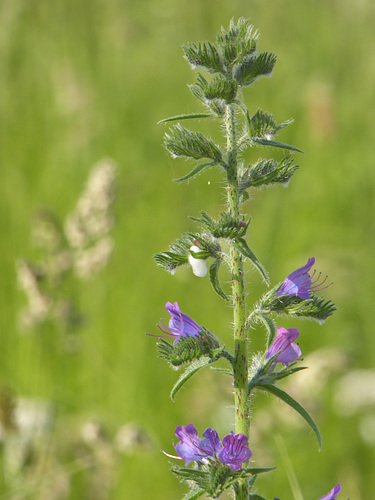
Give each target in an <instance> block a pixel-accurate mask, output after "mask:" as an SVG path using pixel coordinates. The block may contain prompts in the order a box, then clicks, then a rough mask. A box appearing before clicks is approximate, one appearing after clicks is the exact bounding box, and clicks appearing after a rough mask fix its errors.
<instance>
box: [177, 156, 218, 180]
mask: <svg viewBox="0 0 375 500" xmlns="http://www.w3.org/2000/svg"><path fill="white" fill-rule="evenodd" d="M214 165H216V162H212V161H210V162H208V163H201V164H200V165H197V166H196V167H195V168H193V170H192V171H191V172H189V173H188V174H186V175H184V176H183V177H180V178H179V179H174V182H184V181H188V180H190V179H192V178H193V177H196V176H197V175H199V174H201V173H202V172H204V171H205V170H208V169H209V168H211V167H213V166H214Z"/></svg>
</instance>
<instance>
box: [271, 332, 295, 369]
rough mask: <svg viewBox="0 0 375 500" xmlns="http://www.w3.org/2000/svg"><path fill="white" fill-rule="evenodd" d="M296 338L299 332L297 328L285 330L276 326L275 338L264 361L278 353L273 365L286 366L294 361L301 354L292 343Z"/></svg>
mask: <svg viewBox="0 0 375 500" xmlns="http://www.w3.org/2000/svg"><path fill="white" fill-rule="evenodd" d="M298 336H299V331H298V329H297V328H289V329H286V328H283V327H282V326H278V327H277V334H276V338H275V340H274V341H273V343H272V345H271V347H270V348H269V349H268V351H267V355H266V359H269V358H272V356H275V354H277V353H280V354H279V355H278V356H277V358H276V359H275V363H282V364H283V365H284V366H288V365H289V363H293V362H294V361H296V360H297V359H298V358H299V357H300V356H301V354H302V351H301V349H300V348H299V346H298V344H295V343H294V341H295V340H296V338H297V337H298Z"/></svg>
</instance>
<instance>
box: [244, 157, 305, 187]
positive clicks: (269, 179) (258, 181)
mask: <svg viewBox="0 0 375 500" xmlns="http://www.w3.org/2000/svg"><path fill="white" fill-rule="evenodd" d="M298 168H299V166H298V165H294V163H293V158H292V157H291V155H287V156H285V157H284V158H283V159H282V160H281V161H276V160H274V159H259V160H258V161H257V162H256V163H255V164H254V165H250V166H249V167H247V169H246V170H244V172H243V173H242V175H241V178H240V181H239V189H240V191H243V190H245V189H248V188H249V187H261V186H264V185H269V184H283V185H286V184H288V182H289V181H290V179H291V178H292V176H293V174H294V172H295V171H296V170H297V169H298Z"/></svg>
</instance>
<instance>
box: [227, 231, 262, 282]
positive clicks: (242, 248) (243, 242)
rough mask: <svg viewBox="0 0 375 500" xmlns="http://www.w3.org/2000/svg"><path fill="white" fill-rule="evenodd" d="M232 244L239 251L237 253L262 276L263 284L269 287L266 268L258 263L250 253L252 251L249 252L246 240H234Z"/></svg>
mask: <svg viewBox="0 0 375 500" xmlns="http://www.w3.org/2000/svg"><path fill="white" fill-rule="evenodd" d="M234 244H235V246H236V247H237V248H238V249H239V251H240V252H241V253H242V255H243V256H244V257H246V258H247V259H249V260H250V262H251V263H252V264H253V266H254V268H255V269H256V270H257V271H258V272H259V274H260V275H261V276H262V278H263V280H264V282H265V283H266V284H267V285H269V284H270V278H269V276H268V272H267V270H266V268H265V267H264V266H263V264H262V263H261V262H260V260H258V259H257V257H256V256H255V254H254V253H253V252H252V250H250V248H249V246H248V244H247V243H246V240H245V239H243V238H236V239H235V241H234Z"/></svg>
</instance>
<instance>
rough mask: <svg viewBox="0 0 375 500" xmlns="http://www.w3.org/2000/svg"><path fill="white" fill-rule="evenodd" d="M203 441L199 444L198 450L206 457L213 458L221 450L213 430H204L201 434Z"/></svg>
mask: <svg viewBox="0 0 375 500" xmlns="http://www.w3.org/2000/svg"><path fill="white" fill-rule="evenodd" d="M203 436H204V438H205V439H202V440H201V441H200V443H199V448H200V449H201V450H202V451H203V452H204V453H205V454H206V456H209V457H213V456H214V455H216V453H217V452H218V451H219V450H220V449H221V441H220V438H219V435H218V433H217V432H216V431H215V430H214V429H206V430H205V431H204V433H203Z"/></svg>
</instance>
